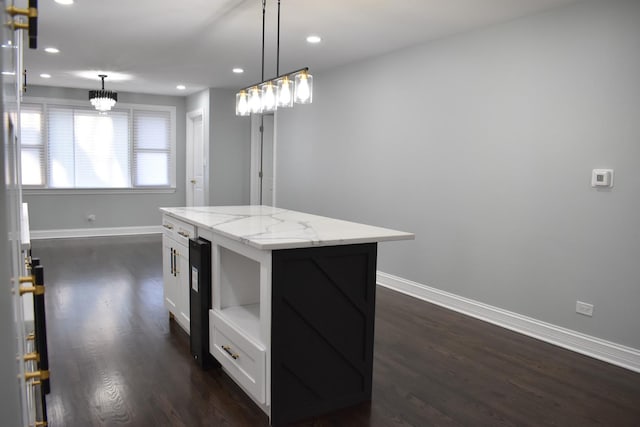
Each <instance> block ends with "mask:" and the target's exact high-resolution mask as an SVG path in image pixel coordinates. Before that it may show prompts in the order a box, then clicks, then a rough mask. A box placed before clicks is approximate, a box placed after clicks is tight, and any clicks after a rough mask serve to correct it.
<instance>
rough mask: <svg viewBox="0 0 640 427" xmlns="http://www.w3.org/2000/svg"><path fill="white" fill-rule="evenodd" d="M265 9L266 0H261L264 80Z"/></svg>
mask: <svg viewBox="0 0 640 427" xmlns="http://www.w3.org/2000/svg"><path fill="white" fill-rule="evenodd" d="M266 9H267V0H262V78H261V80H262V81H264V26H265V16H266V13H267V12H266Z"/></svg>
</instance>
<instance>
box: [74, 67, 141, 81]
mask: <svg viewBox="0 0 640 427" xmlns="http://www.w3.org/2000/svg"><path fill="white" fill-rule="evenodd" d="M73 74H74V75H76V76H78V77H82V78H83V79H89V80H98V81H100V77H98V76H99V75H100V74H106V75H107V80H108V81H112V82H123V81H126V80H131V79H133V76H132V75H130V74H124V73H118V72H115V71H109V70H85V71H74V72H73Z"/></svg>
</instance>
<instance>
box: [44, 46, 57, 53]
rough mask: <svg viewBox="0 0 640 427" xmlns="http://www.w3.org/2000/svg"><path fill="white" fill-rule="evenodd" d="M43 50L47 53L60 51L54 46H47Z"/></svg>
mask: <svg viewBox="0 0 640 427" xmlns="http://www.w3.org/2000/svg"><path fill="white" fill-rule="evenodd" d="M44 51H45V52H47V53H60V50H59V49H56V48H55V47H47V48H45V49H44Z"/></svg>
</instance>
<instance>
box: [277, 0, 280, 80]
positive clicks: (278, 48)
mask: <svg viewBox="0 0 640 427" xmlns="http://www.w3.org/2000/svg"><path fill="white" fill-rule="evenodd" d="M276 47H277V50H276V76H279V75H280V0H278V41H277V44H276Z"/></svg>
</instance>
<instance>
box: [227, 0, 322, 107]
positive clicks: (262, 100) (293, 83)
mask: <svg viewBox="0 0 640 427" xmlns="http://www.w3.org/2000/svg"><path fill="white" fill-rule="evenodd" d="M266 4H267V1H266V0H262V81H261V82H260V83H256V84H253V85H251V86H247V87H245V88H243V89H240V91H239V92H238V93H236V116H248V115H250V114H261V113H270V112H273V111H276V110H277V109H278V108H291V107H293V105H294V103H295V104H311V102H312V101H313V76H312V75H311V74H310V73H309V68H307V67H305V68H301V69H299V70H295V71H291V72H289V73H286V74H280V0H278V41H277V53H276V77H274V78H272V79H268V80H265V78H264V27H265V9H266Z"/></svg>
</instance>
